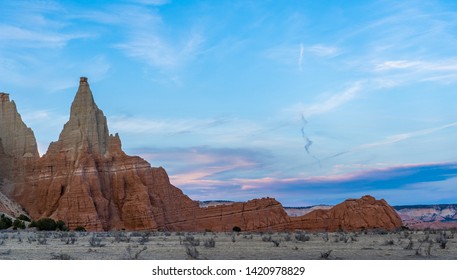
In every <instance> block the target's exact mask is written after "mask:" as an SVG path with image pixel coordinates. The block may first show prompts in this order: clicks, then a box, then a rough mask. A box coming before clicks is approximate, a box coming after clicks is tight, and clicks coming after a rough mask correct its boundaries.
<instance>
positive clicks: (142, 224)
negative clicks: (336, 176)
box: [0, 77, 402, 231]
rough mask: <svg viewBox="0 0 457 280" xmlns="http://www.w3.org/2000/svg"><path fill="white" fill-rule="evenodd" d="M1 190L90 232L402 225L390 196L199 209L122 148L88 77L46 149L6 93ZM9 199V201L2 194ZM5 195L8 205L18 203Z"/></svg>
mask: <svg viewBox="0 0 457 280" xmlns="http://www.w3.org/2000/svg"><path fill="white" fill-rule="evenodd" d="M0 101H1V107H0V140H1V142H0V164H1V165H0V191H1V192H2V193H3V194H5V195H6V196H7V197H8V198H7V199H6V201H7V202H8V201H16V202H17V203H19V204H20V205H21V206H22V207H23V209H25V211H26V212H27V213H28V214H29V215H30V216H31V217H32V218H33V219H39V218H43V217H51V218H53V219H56V220H63V221H64V222H65V223H66V224H67V225H68V226H69V228H70V229H74V228H76V227H78V226H83V227H85V228H86V229H87V230H91V231H106V230H120V229H125V230H167V231H204V230H211V231H232V229H233V228H234V227H235V226H237V227H239V228H240V229H241V230H243V231H268V230H271V231H291V230H329V231H331V230H338V229H341V230H360V229H370V228H383V229H387V230H393V229H396V228H399V227H401V226H402V221H401V219H400V217H399V216H398V215H397V213H396V212H395V210H394V209H393V208H392V207H390V206H389V205H388V204H387V202H386V201H384V200H375V199H374V198H373V197H370V196H364V197H362V198H361V199H350V200H347V201H345V202H343V203H341V204H338V205H336V206H334V207H333V208H331V209H329V210H316V211H313V212H311V213H308V214H306V215H304V216H300V217H289V216H288V215H287V213H286V212H285V211H284V208H283V207H282V205H281V204H280V203H279V202H278V201H276V200H275V199H274V198H262V199H253V200H250V201H247V202H235V203H233V204H229V205H218V206H211V207H206V208H200V207H199V203H198V202H197V201H193V200H192V199H190V198H189V197H188V196H186V195H185V194H184V193H183V192H182V191H181V190H180V189H178V188H177V187H175V186H173V185H172V184H171V183H170V180H169V178H168V175H167V173H166V171H165V170H164V169H163V168H162V167H158V168H156V167H151V166H150V164H149V163H148V162H146V161H145V160H144V159H142V158H140V157H138V156H129V155H126V154H125V153H124V152H123V151H122V147H121V140H120V138H119V135H118V134H115V135H111V134H109V131H108V125H107V120H106V117H105V116H104V114H103V112H102V111H101V110H100V109H99V108H98V107H97V105H96V104H95V102H94V98H93V95H92V92H91V90H90V88H89V84H88V82H87V78H85V77H82V78H81V79H80V84H79V88H78V91H77V93H76V96H75V99H74V101H73V103H72V105H71V111H70V119H69V121H68V122H67V123H66V124H65V125H64V127H63V130H62V132H61V133H60V136H59V139H58V141H56V142H52V143H51V144H50V145H49V149H48V151H47V152H46V154H44V155H43V156H42V157H40V156H39V154H38V151H37V145H36V140H35V136H34V134H33V132H32V130H31V129H30V128H28V127H27V126H26V125H25V124H24V123H23V121H22V119H21V117H20V115H19V114H18V113H17V110H16V106H15V104H14V103H13V102H12V101H10V100H9V96H8V95H7V94H4V93H2V94H0ZM2 201H5V199H4V200H2ZM4 204H5V203H4V202H3V205H2V202H0V210H1V209H11V207H7V206H8V205H4Z"/></svg>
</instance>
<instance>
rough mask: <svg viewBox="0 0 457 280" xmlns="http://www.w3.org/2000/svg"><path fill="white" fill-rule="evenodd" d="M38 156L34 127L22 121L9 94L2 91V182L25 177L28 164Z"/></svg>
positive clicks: (0, 154)
mask: <svg viewBox="0 0 457 280" xmlns="http://www.w3.org/2000/svg"><path fill="white" fill-rule="evenodd" d="M38 158H39V154H38V148H37V144H36V139H35V135H34V134H33V131H32V129H30V128H29V127H27V126H26V125H25V123H24V122H23V121H22V118H21V115H19V113H18V112H17V108H16V104H15V103H14V101H10V99H9V94H7V93H3V92H0V183H1V180H2V179H12V178H16V179H18V178H23V177H24V175H25V172H26V170H25V168H26V166H27V165H28V164H30V163H31V162H33V161H35V160H36V159H38Z"/></svg>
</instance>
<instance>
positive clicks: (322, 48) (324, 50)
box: [308, 45, 340, 57]
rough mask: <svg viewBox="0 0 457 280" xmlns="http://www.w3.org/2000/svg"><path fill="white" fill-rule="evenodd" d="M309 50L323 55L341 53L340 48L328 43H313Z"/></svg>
mask: <svg viewBox="0 0 457 280" xmlns="http://www.w3.org/2000/svg"><path fill="white" fill-rule="evenodd" d="M308 50H309V52H310V53H312V54H314V55H317V56H323V57H333V56H336V55H338V54H340V49H339V48H336V47H331V46H326V45H313V46H310V47H309V48H308Z"/></svg>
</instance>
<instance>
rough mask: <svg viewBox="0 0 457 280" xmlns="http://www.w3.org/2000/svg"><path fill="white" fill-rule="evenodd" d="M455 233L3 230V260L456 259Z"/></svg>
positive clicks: (0, 240)
mask: <svg viewBox="0 0 457 280" xmlns="http://www.w3.org/2000/svg"><path fill="white" fill-rule="evenodd" d="M455 233H456V232H455V230H453V231H451V230H447V231H433V230H430V231H407V230H405V231H401V232H396V233H382V232H365V233H364V232H358V233H343V232H332V233H330V232H329V233H324V232H321V233H305V232H294V233H284V232H283V233H212V232H207V233H175V232H171V233H170V232H102V233H91V232H33V231H0V259H8V260H40V259H41V260H49V259H58V260H62V259H75V260H124V259H147V260H168V259H170V260H171V259H177V260H185V259H208V260H221V259H237V260H238V259H247V260H275V259H285V260H315V259H332V260H335V259H336V260H340V259H341V260H377V259H394V260H397V259H398V260H409V259H435V260H436V259H438V260H440V259H454V260H455V259H457V235H456V238H454V235H455ZM213 242H214V243H213ZM212 243H213V244H212ZM211 245H214V247H212V246H211ZM443 247H444V248H443Z"/></svg>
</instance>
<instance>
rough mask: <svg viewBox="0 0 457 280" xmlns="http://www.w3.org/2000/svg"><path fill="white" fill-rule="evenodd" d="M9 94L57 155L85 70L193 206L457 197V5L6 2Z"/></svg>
mask: <svg viewBox="0 0 457 280" xmlns="http://www.w3.org/2000/svg"><path fill="white" fill-rule="evenodd" d="M0 18H1V21H0V91H3V92H8V93H10V94H11V95H10V98H11V99H12V100H14V101H15V103H16V105H17V107H18V110H19V113H20V114H21V116H22V118H23V120H24V121H25V123H26V124H27V125H28V126H29V127H31V128H32V129H33V130H34V132H35V136H36V138H37V141H38V145H39V150H40V153H41V154H44V153H45V152H46V150H47V147H48V145H49V143H50V142H51V141H56V140H57V139H58V136H59V133H60V131H61V130H62V128H63V125H64V123H65V122H66V121H67V120H68V118H69V110H70V105H71V102H72V100H73V98H74V95H75V93H76V91H77V87H78V84H79V77H81V76H86V77H88V78H89V84H90V86H91V89H92V92H93V94H94V98H95V101H96V103H97V104H98V107H99V108H100V109H102V110H103V112H104V113H105V115H106V116H107V119H108V125H109V129H110V133H116V132H118V133H119V135H120V137H121V139H122V144H123V149H124V151H126V153H127V154H130V155H139V156H141V157H143V158H144V159H146V160H147V161H148V162H150V163H151V165H152V166H163V167H164V168H165V169H166V170H167V172H168V174H169V176H170V180H171V183H172V184H174V185H175V186H177V187H179V188H181V189H182V190H183V191H184V193H186V194H187V195H189V196H190V197H191V198H192V199H195V200H233V201H246V200H249V199H253V198H260V197H274V198H276V199H277V200H278V201H280V202H281V203H282V204H283V205H284V206H309V205H316V204H336V203H339V202H341V201H343V200H345V199H347V198H358V197H361V196H363V195H366V194H369V195H373V196H375V197H376V198H378V199H380V198H384V199H386V200H387V202H388V203H390V204H392V205H408V204H438V203H457V157H456V156H457V151H456V148H455V139H457V53H456V51H455V50H456V49H457V2H455V1H433V0H430V1H393V0H392V1H388V0H386V1H336V0H335V1H298V0H297V1H293V0H290V1H267V0H265V1H249V0H242V1H237V0H231V1H224V0H221V1H177V0H175V1H173V0H169V1H167V0H132V1H127V0H125V1H101V0H100V1H52V0H43V1H41V0H18V1H7V0H0Z"/></svg>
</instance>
